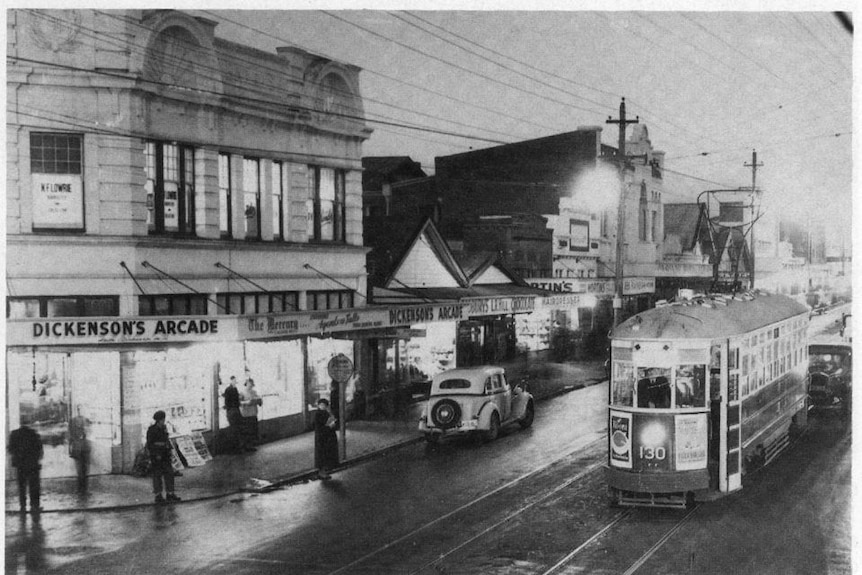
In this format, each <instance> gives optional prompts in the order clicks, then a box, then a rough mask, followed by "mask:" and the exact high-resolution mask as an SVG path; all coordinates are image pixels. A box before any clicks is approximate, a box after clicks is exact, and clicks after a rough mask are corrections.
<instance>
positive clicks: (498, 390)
mask: <svg viewBox="0 0 862 575" xmlns="http://www.w3.org/2000/svg"><path fill="white" fill-rule="evenodd" d="M534 414H535V405H534V402H533V396H532V395H531V394H530V393H529V392H528V391H527V390H526V389H524V388H523V387H522V386H521V385H516V386H514V387H512V386H511V385H510V384H509V381H508V380H507V379H506V370H505V369H503V368H502V367H495V366H482V367H471V368H461V369H453V370H449V371H444V372H443V373H440V374H437V375H435V376H434V378H433V380H432V381H431V392H430V394H429V397H428V403H427V404H426V406H425V411H424V412H423V414H422V417H421V418H420V419H419V430H420V431H421V432H422V433H424V434H425V439H426V441H428V442H429V443H436V442H438V441H439V440H440V439H441V438H443V437H451V436H457V435H467V434H481V436H482V437H483V438H484V439H485V440H486V441H493V440H494V439H496V438H497V435H498V434H499V433H500V428H501V427H502V426H504V425H508V424H510V423H518V424H519V425H520V426H521V427H522V428H524V429H526V428H527V427H530V426H531V425H532V424H533V417H534Z"/></svg>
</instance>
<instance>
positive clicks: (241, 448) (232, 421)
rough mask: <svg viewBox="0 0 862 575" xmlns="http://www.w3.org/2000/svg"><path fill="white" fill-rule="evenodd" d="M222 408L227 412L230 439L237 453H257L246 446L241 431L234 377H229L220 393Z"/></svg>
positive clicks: (255, 449) (238, 401) (252, 448)
mask: <svg viewBox="0 0 862 575" xmlns="http://www.w3.org/2000/svg"><path fill="white" fill-rule="evenodd" d="M222 397H224V408H225V411H227V422H228V425H230V439H231V443H233V446H234V449H236V450H237V452H238V453H243V452H245V451H257V448H254V447H250V446H248V445H246V441H245V435H244V434H243V430H242V412H241V411H240V409H239V408H240V398H239V390H238V389H237V387H236V376H233V375H232V376H230V383H229V384H228V386H227V388H226V389H225V390H224V393H222Z"/></svg>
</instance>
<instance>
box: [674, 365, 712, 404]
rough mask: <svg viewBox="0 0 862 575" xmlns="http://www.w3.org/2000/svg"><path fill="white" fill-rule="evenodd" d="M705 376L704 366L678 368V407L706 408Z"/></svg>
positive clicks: (681, 366)
mask: <svg viewBox="0 0 862 575" xmlns="http://www.w3.org/2000/svg"><path fill="white" fill-rule="evenodd" d="M705 374H706V366H703V365H680V366H679V367H677V368H676V385H675V388H676V389H675V390H676V404H675V405H676V407H706V387H705V386H704V382H705V381H706V378H705Z"/></svg>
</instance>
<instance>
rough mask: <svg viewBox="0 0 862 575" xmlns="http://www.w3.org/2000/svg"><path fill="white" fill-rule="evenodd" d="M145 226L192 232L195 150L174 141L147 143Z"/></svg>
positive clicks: (155, 231) (154, 230) (159, 230)
mask: <svg viewBox="0 0 862 575" xmlns="http://www.w3.org/2000/svg"><path fill="white" fill-rule="evenodd" d="M145 154H146V166H145V168H146V173H147V182H146V190H147V229H148V230H149V231H150V233H151V234H160V233H177V234H194V232H195V152H194V148H191V147H189V146H181V145H179V144H176V143H167V142H147V143H146V149H145Z"/></svg>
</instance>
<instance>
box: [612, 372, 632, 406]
mask: <svg viewBox="0 0 862 575" xmlns="http://www.w3.org/2000/svg"><path fill="white" fill-rule="evenodd" d="M634 386H635V367H634V365H632V364H631V363H626V362H622V361H615V362H614V373H613V385H612V386H611V393H612V395H611V403H613V404H614V405H620V406H627V407H631V405H632V399H633V396H634Z"/></svg>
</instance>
